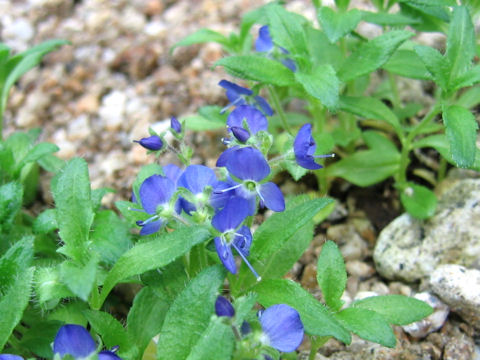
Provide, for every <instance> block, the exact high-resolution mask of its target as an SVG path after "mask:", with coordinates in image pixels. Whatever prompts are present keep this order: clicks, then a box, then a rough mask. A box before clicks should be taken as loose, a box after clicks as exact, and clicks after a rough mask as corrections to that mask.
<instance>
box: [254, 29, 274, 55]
mask: <svg viewBox="0 0 480 360" xmlns="http://www.w3.org/2000/svg"><path fill="white" fill-rule="evenodd" d="M272 48H273V41H272V37H271V36H270V29H269V28H268V25H264V26H262V27H261V28H260V30H258V38H257V40H256V41H255V50H257V51H259V52H268V51H270V50H272Z"/></svg>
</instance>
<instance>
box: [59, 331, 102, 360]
mask: <svg viewBox="0 0 480 360" xmlns="http://www.w3.org/2000/svg"><path fill="white" fill-rule="evenodd" d="M96 347H97V346H96V345H95V341H93V338H92V336H91V335H90V333H89V332H88V331H87V329H85V328H84V327H83V326H80V325H72V324H68V325H64V326H62V327H61V328H60V329H59V330H58V332H57V335H56V336H55V340H54V341H53V353H54V354H60V356H61V357H64V356H65V355H67V354H69V355H72V356H73V357H74V358H84V357H87V356H89V355H90V354H92V353H94V352H95V350H96Z"/></svg>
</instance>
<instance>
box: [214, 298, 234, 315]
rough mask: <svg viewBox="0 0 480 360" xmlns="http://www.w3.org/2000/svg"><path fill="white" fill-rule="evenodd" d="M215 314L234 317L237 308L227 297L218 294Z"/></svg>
mask: <svg viewBox="0 0 480 360" xmlns="http://www.w3.org/2000/svg"><path fill="white" fill-rule="evenodd" d="M215 314H217V316H227V317H233V316H234V315H235V309H234V308H233V306H232V304H231V303H230V301H228V300H227V299H226V298H224V297H223V296H217V300H216V301H215Z"/></svg>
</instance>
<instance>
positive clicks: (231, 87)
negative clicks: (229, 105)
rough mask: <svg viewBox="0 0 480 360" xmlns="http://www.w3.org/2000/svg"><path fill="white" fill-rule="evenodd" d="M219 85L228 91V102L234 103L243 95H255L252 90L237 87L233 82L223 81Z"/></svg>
mask: <svg viewBox="0 0 480 360" xmlns="http://www.w3.org/2000/svg"><path fill="white" fill-rule="evenodd" d="M218 85H220V86H221V87H223V88H224V89H225V90H227V97H228V100H230V101H231V102H234V101H235V100H237V98H239V97H240V96H242V95H247V96H250V95H252V94H253V91H252V90H250V89H247V88H245V87H243V86H240V85H237V84H235V83H233V82H231V81H228V80H221V81H220V82H219V83H218Z"/></svg>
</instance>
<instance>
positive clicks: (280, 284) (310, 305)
mask: <svg viewBox="0 0 480 360" xmlns="http://www.w3.org/2000/svg"><path fill="white" fill-rule="evenodd" d="M253 290H254V291H255V292H257V293H258V302H259V303H260V304H261V305H262V306H264V307H269V306H272V305H275V304H287V305H290V306H291V307H293V308H294V309H296V310H297V311H298V312H299V314H300V317H301V319H302V322H303V326H304V327H305V332H306V333H308V334H310V335H317V336H333V337H335V338H336V339H338V340H340V341H342V342H344V343H345V344H350V342H351V337H350V333H349V332H348V331H347V330H346V329H345V328H344V327H343V326H342V325H341V324H340V323H339V322H338V320H337V319H335V317H334V315H333V314H332V313H330V312H329V311H328V309H327V308H326V307H325V306H324V305H323V304H321V303H319V302H318V300H317V299H315V298H314V297H313V296H312V295H311V294H310V293H309V292H308V291H306V290H304V289H302V287H301V286H300V285H299V284H297V283H296V282H294V281H291V280H286V279H270V280H262V281H261V282H260V283H258V284H257V285H256V286H255V287H254V288H253Z"/></svg>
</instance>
